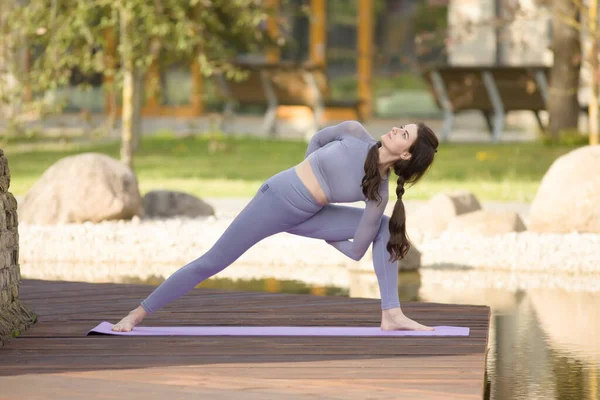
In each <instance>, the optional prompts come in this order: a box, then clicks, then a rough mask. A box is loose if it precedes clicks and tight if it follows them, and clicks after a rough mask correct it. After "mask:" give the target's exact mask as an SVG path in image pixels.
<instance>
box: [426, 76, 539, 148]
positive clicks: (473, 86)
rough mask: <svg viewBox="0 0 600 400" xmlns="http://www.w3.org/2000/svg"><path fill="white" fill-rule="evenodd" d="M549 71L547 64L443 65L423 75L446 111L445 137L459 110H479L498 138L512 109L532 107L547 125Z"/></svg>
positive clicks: (518, 109) (528, 109)
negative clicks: (506, 115) (507, 114)
mask: <svg viewBox="0 0 600 400" xmlns="http://www.w3.org/2000/svg"><path fill="white" fill-rule="evenodd" d="M549 73H550V67H547V66H526V67H525V66H524V67H511V66H502V67H498V66H489V67H486V66H478V67H454V66H443V67H437V68H436V67H434V68H428V69H426V70H424V71H423V76H424V78H425V80H426V81H427V82H428V84H429V87H430V90H431V92H432V94H433V96H434V98H435V101H436V103H437V105H438V106H439V107H440V108H441V109H442V110H443V112H444V127H443V134H442V137H443V139H444V140H447V139H448V137H449V136H450V132H451V130H452V123H453V120H454V115H455V114H456V113H458V112H461V111H466V110H478V111H481V113H482V114H483V116H484V117H485V119H486V121H487V124H488V128H489V130H490V133H491V134H492V140H493V141H494V142H497V141H498V140H499V139H500V136H501V135H502V131H503V129H504V116H505V114H506V113H508V112H509V111H532V112H533V113H534V115H535V117H536V119H537V121H538V124H539V126H540V128H541V129H542V130H543V129H544V126H543V124H542V121H541V119H540V115H539V112H540V111H542V110H546V109H547V104H548V77H549ZM492 116H493V118H492Z"/></svg>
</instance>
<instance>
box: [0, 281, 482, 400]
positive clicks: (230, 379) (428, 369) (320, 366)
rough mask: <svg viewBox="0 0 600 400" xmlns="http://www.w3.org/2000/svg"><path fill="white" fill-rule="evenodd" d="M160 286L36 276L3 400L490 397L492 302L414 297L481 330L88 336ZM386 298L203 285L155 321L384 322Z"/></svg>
mask: <svg viewBox="0 0 600 400" xmlns="http://www.w3.org/2000/svg"><path fill="white" fill-rule="evenodd" d="M152 289H153V288H152V287H150V286H144V285H118V284H89V283H71V282H49V281H31V280H25V281H23V282H22V285H21V294H20V298H21V299H23V301H24V302H25V304H26V305H27V306H28V307H30V308H31V309H33V311H34V312H35V313H36V314H37V315H38V322H37V324H36V325H35V326H34V327H33V328H31V329H30V330H28V331H27V332H25V333H23V334H22V335H21V336H19V337H18V338H16V339H14V340H13V341H11V342H9V343H8V345H7V346H5V347H4V348H0V399H11V400H15V399H61V400H62V399H100V398H103V399H138V398H139V399H144V400H148V399H166V398H175V399H188V398H189V399H236V400H237V399H344V400H347V399H361V400H362V399H444V400H447V399H481V398H483V397H484V391H485V387H486V385H485V378H484V373H485V357H486V349H487V341H488V326H489V308H488V307H482V306H464V305H446V304H432V303H405V304H403V309H404V312H405V313H406V314H407V315H408V316H410V317H412V318H415V319H417V320H418V321H419V322H422V323H424V324H430V325H459V326H468V327H470V328H471V334H470V336H469V337H412V338H411V337H401V338H375V337H371V338H360V337H116V336H85V334H86V332H87V331H88V330H89V329H91V328H92V327H94V326H96V325H97V324H98V323H99V322H101V321H103V320H107V321H111V322H116V321H118V320H119V319H120V318H121V317H122V316H123V315H124V314H125V313H126V312H128V311H129V310H131V309H133V308H135V307H136V306H137V304H139V301H140V300H141V299H143V298H144V297H145V296H147V295H148V294H149V293H150V291H151V290H152ZM379 319H380V311H379V301H378V300H374V299H351V298H344V297H317V296H308V295H288V294H274V293H242V292H228V291H220V290H209V289H195V290H193V291H192V292H191V293H189V294H188V295H186V296H184V297H183V298H182V299H179V300H177V301H175V302H173V303H171V304H169V305H168V306H167V307H165V308H164V309H163V310H161V311H158V312H156V313H154V314H152V315H151V316H150V317H148V318H147V319H146V320H145V321H144V323H143V325H154V326H160V325H162V326H165V325H201V324H202V325H220V324H221V325H254V326H256V325H297V326H306V325H321V326H323V325H329V326H378V324H379Z"/></svg>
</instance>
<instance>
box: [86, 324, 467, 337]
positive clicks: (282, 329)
mask: <svg viewBox="0 0 600 400" xmlns="http://www.w3.org/2000/svg"><path fill="white" fill-rule="evenodd" d="M112 327H113V324H111V323H110V322H106V321H105V322H102V323H100V324H99V325H98V326H97V327H95V328H94V329H92V330H90V331H89V332H88V333H87V334H88V335H89V334H104V335H120V336H377V337H381V336H469V328H465V327H459V326H436V327H435V330H434V331H382V330H381V328H379V327H350V326H343V327H342V326H335V327H334V326H160V327H158V326H154V327H151V326H138V327H135V328H134V329H133V331H131V332H113V331H112Z"/></svg>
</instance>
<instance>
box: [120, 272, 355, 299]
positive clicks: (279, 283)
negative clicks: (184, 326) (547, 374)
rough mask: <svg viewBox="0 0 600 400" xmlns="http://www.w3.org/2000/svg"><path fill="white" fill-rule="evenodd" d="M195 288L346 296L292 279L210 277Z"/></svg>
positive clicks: (154, 280)
mask: <svg viewBox="0 0 600 400" xmlns="http://www.w3.org/2000/svg"><path fill="white" fill-rule="evenodd" d="M163 281H164V278H161V277H157V276H153V277H150V278H148V279H140V278H137V277H133V276H129V277H125V278H123V279H119V282H121V283H127V284H146V285H154V286H158V285H160V284H161V283H162V282H163ZM196 287H197V288H210V289H222V290H237V291H244V292H270V293H290V294H311V295H314V296H344V297H348V289H343V288H339V287H335V286H320V285H308V284H306V283H303V282H300V281H294V280H277V279H272V278H267V279H248V280H232V279H229V278H211V279H208V280H206V281H204V282H202V283H201V284H199V285H197V286H196Z"/></svg>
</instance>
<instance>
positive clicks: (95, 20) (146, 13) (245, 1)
mask: <svg viewBox="0 0 600 400" xmlns="http://www.w3.org/2000/svg"><path fill="white" fill-rule="evenodd" d="M267 12H268V10H266V9H265V8H264V7H262V6H261V2H260V1H258V0H215V1H210V2H204V1H202V2H201V1H198V0H189V1H179V0H160V1H146V0H128V1H126V2H121V1H116V0H90V1H85V2H82V1H79V0H31V1H30V2H29V4H28V6H27V7H19V8H14V9H13V10H11V19H13V20H14V21H18V23H13V24H11V29H12V30H13V32H15V33H16V34H18V36H22V37H25V38H27V41H28V43H29V45H30V46H33V47H35V48H38V49H42V50H41V51H40V53H39V54H38V56H37V57H36V60H35V62H34V64H33V65H32V80H31V83H35V84H36V86H38V88H39V89H40V90H44V89H48V88H52V87H58V86H60V85H63V84H65V83H66V82H67V81H68V79H69V77H70V76H71V74H72V71H73V68H77V69H79V70H80V71H83V72H84V73H89V72H105V73H110V72H111V71H110V68H111V64H110V63H107V56H108V55H109V54H107V49H108V46H107V44H108V42H107V41H108V39H109V38H110V32H113V34H117V33H118V32H119V30H120V29H121V28H122V26H123V25H122V20H123V19H126V20H127V22H128V28H127V29H128V31H127V33H128V35H127V37H128V40H127V43H120V45H119V46H118V47H117V52H118V56H119V59H120V60H122V61H123V60H132V61H133V62H134V63H135V66H136V67H138V68H140V69H142V70H143V69H145V68H147V67H148V66H149V65H150V64H151V63H152V62H153V61H154V60H156V59H157V58H158V57H159V56H160V58H161V60H163V61H164V60H169V61H173V60H190V59H191V58H192V57H195V56H199V61H200V63H201V67H202V70H203V71H204V72H205V73H206V74H211V73H214V72H215V71H226V72H227V73H233V72H234V70H233V69H232V66H231V65H230V64H228V63H227V61H230V60H231V58H232V57H233V56H234V55H235V54H237V53H240V52H241V53H244V52H251V51H253V50H256V49H257V48H258V46H259V45H262V44H264V43H266V42H267V41H268V38H267V35H266V32H265V30H264V29H260V26H261V24H263V23H264V21H265V19H266V17H267ZM116 37H118V34H117V35H116ZM117 66H118V65H117Z"/></svg>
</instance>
